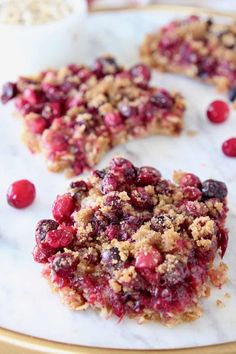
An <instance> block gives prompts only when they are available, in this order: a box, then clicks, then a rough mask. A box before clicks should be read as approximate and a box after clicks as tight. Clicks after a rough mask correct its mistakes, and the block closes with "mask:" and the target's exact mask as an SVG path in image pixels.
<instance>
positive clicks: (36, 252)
mask: <svg viewBox="0 0 236 354" xmlns="http://www.w3.org/2000/svg"><path fill="white" fill-rule="evenodd" d="M33 258H34V260H35V262H37V263H47V261H48V256H47V255H46V254H45V253H44V252H43V251H42V250H41V248H39V247H38V246H35V247H34V249H33Z"/></svg>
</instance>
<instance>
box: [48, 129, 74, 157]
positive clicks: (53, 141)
mask: <svg viewBox="0 0 236 354" xmlns="http://www.w3.org/2000/svg"><path fill="white" fill-rule="evenodd" d="M44 139H45V140H44V145H45V148H46V149H49V150H50V151H51V152H52V153H58V152H63V151H67V149H68V142H67V140H66V138H65V137H64V136H63V135H62V134H61V133H59V132H56V131H52V130H50V131H49V130H48V131H47V135H46V136H45V138H44Z"/></svg>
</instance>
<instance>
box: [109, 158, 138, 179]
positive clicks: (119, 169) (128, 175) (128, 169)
mask: <svg viewBox="0 0 236 354" xmlns="http://www.w3.org/2000/svg"><path fill="white" fill-rule="evenodd" d="M109 170H110V172H111V173H112V174H113V175H114V176H115V177H116V178H117V180H118V181H119V183H134V181H135V179H136V174H137V172H136V168H135V167H134V165H133V164H132V163H131V162H130V161H128V160H126V159H124V158H122V157H114V158H113V159H112V160H111V163H110V165H109Z"/></svg>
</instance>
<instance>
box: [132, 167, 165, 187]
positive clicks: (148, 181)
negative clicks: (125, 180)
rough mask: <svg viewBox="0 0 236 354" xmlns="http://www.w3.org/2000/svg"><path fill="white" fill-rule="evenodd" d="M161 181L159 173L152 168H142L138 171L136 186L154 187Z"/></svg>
mask: <svg viewBox="0 0 236 354" xmlns="http://www.w3.org/2000/svg"><path fill="white" fill-rule="evenodd" d="M160 179H161V173H160V172H159V171H158V170H157V169H155V168H154V167H149V166H143V167H141V168H139V169H138V172H137V182H136V184H137V185H138V186H141V187H144V186H148V185H153V186H155V185H156V184H157V183H158V182H159V181H160Z"/></svg>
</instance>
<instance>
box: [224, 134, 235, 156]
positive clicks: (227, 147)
mask: <svg viewBox="0 0 236 354" xmlns="http://www.w3.org/2000/svg"><path fill="white" fill-rule="evenodd" d="M222 151H223V153H224V154H225V155H226V156H228V157H236V138H230V139H228V140H226V141H225V142H224V143H223V144H222Z"/></svg>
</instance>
